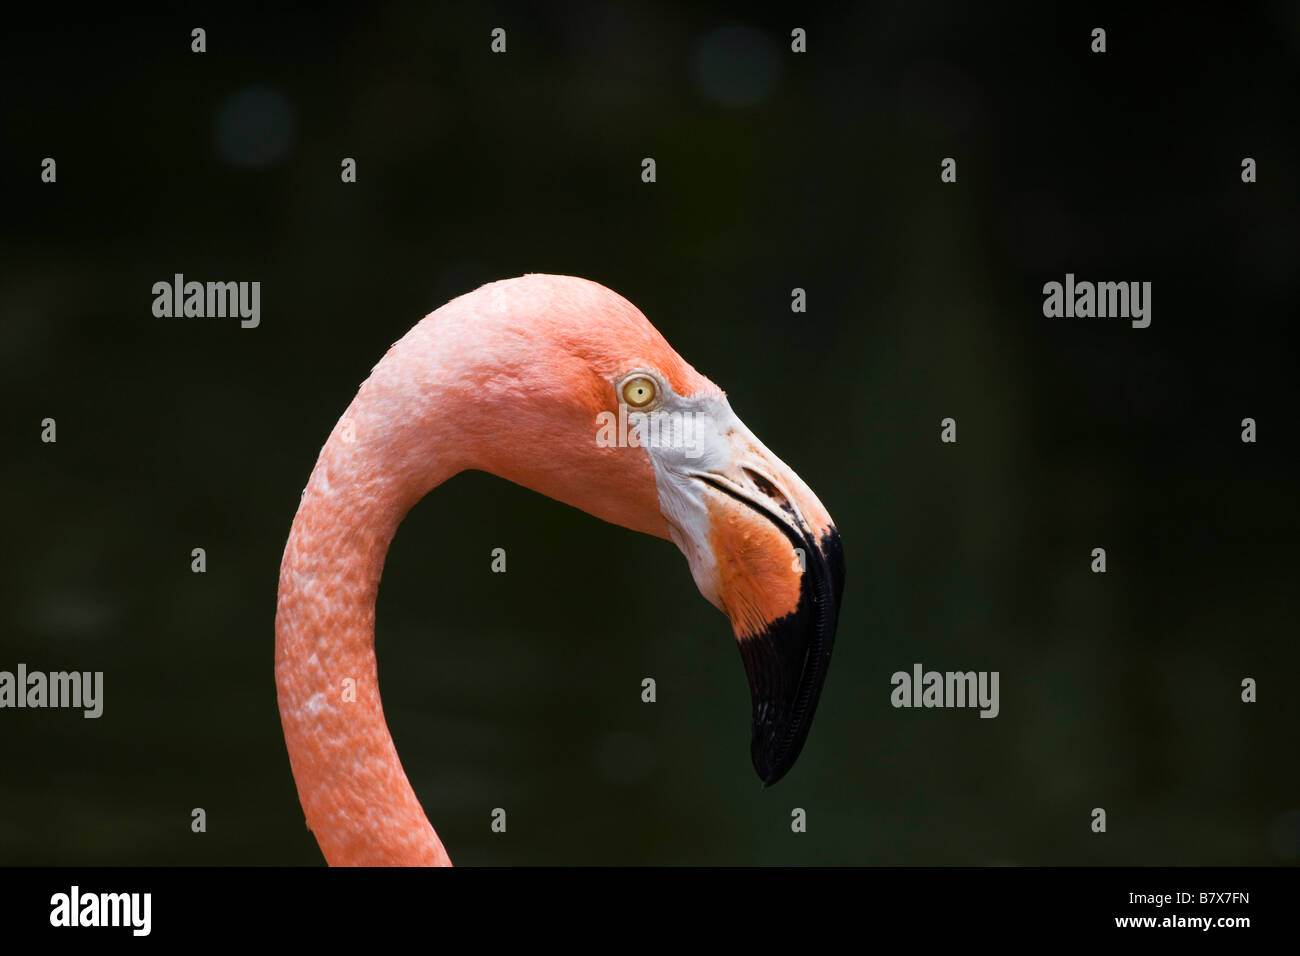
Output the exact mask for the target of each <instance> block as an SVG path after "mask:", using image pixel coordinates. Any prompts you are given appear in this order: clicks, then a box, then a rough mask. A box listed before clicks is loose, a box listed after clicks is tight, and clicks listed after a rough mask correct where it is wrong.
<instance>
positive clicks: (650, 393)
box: [623, 375, 656, 408]
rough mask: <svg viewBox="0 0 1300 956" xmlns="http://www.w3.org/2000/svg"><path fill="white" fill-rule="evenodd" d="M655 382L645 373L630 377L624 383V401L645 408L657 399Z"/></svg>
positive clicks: (635, 406) (634, 406)
mask: <svg viewBox="0 0 1300 956" xmlns="http://www.w3.org/2000/svg"><path fill="white" fill-rule="evenodd" d="M655 394H656V389H655V383H654V380H653V379H650V378H647V377H646V376H644V375H638V376H637V377H636V378H630V379H628V380H627V381H626V382H624V383H623V401H625V402H627V403H628V404H629V405H631V406H632V407H633V408H645V407H646V406H647V405H649V404H650V403H651V402H653V401H654V400H655Z"/></svg>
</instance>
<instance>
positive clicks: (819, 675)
mask: <svg viewBox="0 0 1300 956" xmlns="http://www.w3.org/2000/svg"><path fill="white" fill-rule="evenodd" d="M745 437H746V438H747V439H750V441H745V442H744V443H743V445H742V446H741V447H739V448H736V449H735V451H736V452H737V454H735V455H734V456H733V458H732V460H733V462H736V463H737V464H735V465H733V466H732V467H728V468H726V469H725V471H717V470H710V471H709V472H707V473H696V474H694V475H693V477H694V478H696V479H698V480H699V481H701V482H703V483H704V484H705V485H706V486H708V488H710V489H712V491H713V492H715V494H711V495H709V496H708V498H709V500H708V503H707V507H708V511H709V516H710V525H711V531H710V536H711V538H712V553H713V556H714V561H715V564H716V574H715V576H714V583H715V590H716V597H717V600H716V601H715V603H717V604H718V605H719V606H720V607H721V608H722V609H723V611H725V612H726V613H727V615H728V617H730V618H731V621H732V627H733V630H734V631H735V634H736V638H737V642H738V643H739V645H740V656H741V659H742V660H743V662H744V664H745V672H746V675H747V676H748V678H749V689H750V695H751V698H752V702H753V712H752V722H751V738H750V756H751V758H752V760H753V762H754V770H755V771H757V773H758V777H759V779H760V780H761V781H762V782H763V787H764V788H767V787H770V786H771V785H772V784H774V783H776V782H777V781H778V780H780V779H781V778H782V777H784V776H785V775H786V773H787V772H788V771H789V770H790V768H791V767H793V766H794V763H795V761H796V760H797V759H798V757H799V754H800V752H801V751H802V750H803V745H804V742H805V741H806V740H807V739H808V731H809V728H811V726H812V719H813V714H814V713H815V712H816V710H817V701H818V699H819V698H820V696H821V691H822V685H823V684H824V683H825V681H826V672H827V669H828V667H829V665H830V658H831V647H832V645H833V644H834V642H835V629H836V625H837V623H838V620H839V607H840V598H841V596H842V594H843V591H844V553H843V550H842V549H841V546H840V536H839V533H838V532H837V531H836V530H835V526H834V524H833V523H832V522H831V520H830V515H829V514H827V512H826V510H825V508H823V507H822V505H821V502H820V501H818V500H817V498H816V496H815V495H814V494H813V493H812V491H811V490H810V489H809V488H808V486H807V485H805V484H804V483H803V482H802V481H801V480H800V479H799V477H798V475H796V474H795V473H794V472H793V471H792V470H791V469H790V468H789V467H788V466H787V465H785V464H784V463H783V462H781V461H780V460H779V459H777V458H776V457H775V456H774V455H772V454H771V453H770V452H768V451H767V449H766V448H764V447H763V446H762V445H761V444H759V443H758V440H757V439H754V438H752V436H748V435H747V436H745ZM751 441H752V443H751Z"/></svg>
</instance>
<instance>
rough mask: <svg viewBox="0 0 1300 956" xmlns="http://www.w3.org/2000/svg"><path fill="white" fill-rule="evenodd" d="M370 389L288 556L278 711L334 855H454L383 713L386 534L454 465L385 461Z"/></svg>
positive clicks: (318, 830) (358, 859) (413, 861)
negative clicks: (380, 631) (377, 638)
mask: <svg viewBox="0 0 1300 956" xmlns="http://www.w3.org/2000/svg"><path fill="white" fill-rule="evenodd" d="M365 391H366V390H365V389H363V390H362V394H361V395H359V396H358V397H357V400H356V401H354V402H353V405H352V408H351V409H349V412H348V414H347V415H345V416H344V418H343V419H342V420H340V422H339V424H338V425H337V426H336V427H335V429H334V433H333V434H332V435H331V436H330V440H329V441H328V442H327V443H326V445H325V447H324V449H323V450H322V451H321V455H320V459H319V460H318V461H317V463H316V468H315V469H314V470H313V471H312V475H311V479H310V481H309V482H308V484H307V487H306V489H304V491H303V497H302V502H301V504H300V505H299V508H298V514H297V516H296V517H295V518H294V522H293V529H292V531H291V532H290V534H289V542H288V544H287V546H286V547H285V552H284V559H283V561H282V563H281V566H280V590H279V599H278V604H277V608H276V617H275V638H276V640H275V676H276V686H277V691H278V696H279V704H280V720H281V723H282V724H283V726H284V737H285V743H286V744H287V746H288V750H289V760H290V762H291V764H292V766H293V776H294V781H295V783H296V784H297V787H298V796H299V799H300V800H301V801H302V807H303V812H304V813H305V815H306V818H307V826H308V827H309V828H310V829H311V831H312V832H313V834H314V835H315V836H316V840H317V842H318V843H319V844H320V847H321V851H322V852H323V853H324V854H325V859H326V861H327V862H328V863H330V864H331V865H333V866H340V865H353V866H358V865H360V866H402V865H425V866H429V865H441V866H450V865H451V860H450V859H449V858H448V856H447V852H446V850H444V849H443V846H442V842H441V841H440V840H439V839H438V835H437V834H436V833H435V832H434V830H433V827H432V826H431V825H430V823H429V820H428V818H427V817H426V816H425V813H424V810H423V809H422V808H421V807H420V803H419V801H418V800H417V799H416V796H415V792H414V790H412V788H411V784H410V782H409V781H408V780H407V778H406V774H405V772H404V771H403V770H402V764H401V761H400V760H399V759H398V757H397V750H396V748H395V747H394V745H393V738H392V735H391V734H390V733H389V731H388V725H387V723H386V721H385V720H384V711H383V705H382V703H381V701H380V697H379V682H378V672H377V669H376V664H375V645H374V627H375V598H376V595H377V593H378V590H379V578H380V575H381V574H382V572H383V566H384V557H385V555H386V554H387V552H388V546H389V544H390V542H391V541H392V539H393V535H394V533H395V532H396V530H397V526H398V524H399V523H400V522H401V520H402V518H403V517H404V516H405V514H406V512H407V511H408V510H410V508H411V507H412V506H413V505H414V504H415V502H416V501H418V500H419V498H420V497H422V496H423V494H424V492H425V491H427V490H428V489H429V487H432V486H433V485H436V484H440V483H441V482H442V480H444V479H445V478H446V477H449V475H447V474H441V473H435V474H433V475H431V476H430V478H429V480H430V481H431V482H432V483H431V484H429V485H428V487H420V486H413V485H412V483H411V482H410V481H407V480H404V476H403V475H401V474H400V473H398V474H393V473H391V472H385V471H384V470H383V469H380V468H376V467H375V466H374V464H373V462H374V461H375V459H376V458H379V459H380V460H382V459H383V455H382V449H383V448H384V447H385V446H386V445H387V444H388V442H389V441H391V439H392V434H391V429H389V428H388V427H386V423H385V422H384V421H383V420H382V418H380V417H378V416H374V417H367V416H366V415H365V411H364V409H365V407H366V406H365V404H364V401H363V400H364V398H365ZM377 446H378V447H379V448H380V449H381V453H379V454H377V453H376V447H377ZM442 470H443V469H435V472H441V471H442ZM421 484H423V482H422V483H421Z"/></svg>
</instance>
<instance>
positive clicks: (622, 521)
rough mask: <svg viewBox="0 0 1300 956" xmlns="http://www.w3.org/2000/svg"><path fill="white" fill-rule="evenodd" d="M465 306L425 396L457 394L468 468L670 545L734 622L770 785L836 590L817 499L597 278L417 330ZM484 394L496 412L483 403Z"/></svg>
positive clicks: (822, 664) (799, 742) (783, 766)
mask: <svg viewBox="0 0 1300 956" xmlns="http://www.w3.org/2000/svg"><path fill="white" fill-rule="evenodd" d="M440 315H441V316H442V319H441V320H439V317H440ZM457 317H459V319H460V320H461V321H463V323H464V324H465V325H471V324H472V326H473V328H474V332H473V341H474V343H475V345H474V348H473V351H472V354H471V355H466V356H463V358H462V360H461V361H460V362H459V363H458V365H457V367H456V370H455V371H454V372H451V373H448V374H447V376H446V377H444V378H443V379H442V380H440V381H438V382H435V383H431V385H430V390H433V389H434V388H437V389H439V390H440V391H441V392H442V393H443V394H446V393H447V390H448V389H450V390H451V391H453V392H455V393H458V394H460V395H461V396H462V399H463V404H462V405H461V408H463V409H464V413H463V416H462V419H461V421H462V424H461V425H459V426H458V427H459V428H460V429H461V432H460V435H461V438H462V441H461V444H462V445H464V446H472V447H473V448H474V449H476V451H475V457H474V458H473V459H472V460H466V461H464V462H463V463H461V465H462V466H463V467H467V468H475V469H480V470H484V471H489V472H491V473H493V474H496V475H499V476H501V477H504V478H506V479H508V480H510V481H514V482H516V483H518V484H521V485H524V486H525V487H528V488H531V489H533V490H535V491H539V492H541V493H542V494H545V495H548V496H549V497H552V498H555V499H558V500H560V501H563V502H565V503H567V504H571V505H574V506H576V507H578V508H580V509H582V510H584V511H586V512H588V513H590V514H593V515H595V516H597V517H599V518H603V519H605V520H607V521H611V522H613V523H615V524H619V525H623V526H625V527H629V528H633V529H635V530H638V531H642V532H646V533H648V534H653V535H656V536H659V537H663V538H668V539H670V540H671V541H673V543H675V544H676V545H677V547H678V548H679V549H680V550H681V552H682V553H683V554H684V555H685V556H686V560H687V562H688V563H689V565H690V569H691V574H692V576H693V578H694V580H695V583H696V586H697V587H698V588H699V590H700V593H701V594H703V596H704V597H705V598H707V599H708V600H709V601H710V602H711V603H712V604H713V605H714V606H716V607H717V608H719V609H720V610H721V611H723V613H725V614H726V615H727V617H728V618H730V620H731V625H732V629H733V632H734V634H735V638H736V641H737V643H738V644H739V646H740V654H741V659H742V660H743V662H744V665H745V670H746V673H747V675H748V679H749V687H750V692H751V697H752V704H753V710H752V725H751V730H752V737H751V747H750V753H751V757H752V759H753V764H754V769H755V770H756V771H757V773H758V776H759V778H760V779H761V780H762V782H763V785H764V786H765V787H766V786H769V785H771V784H773V783H775V782H776V781H777V780H779V779H780V778H781V777H782V776H784V775H785V774H786V772H787V771H789V769H790V768H791V767H792V766H793V764H794V762H795V760H796V759H797V758H798V756H799V753H800V751H801V750H802V748H803V745H804V742H805V740H806V739H807V736H808V730H809V727H810V725H811V723H812V718H813V714H814V711H815V710H816V707H817V701H818V698H819V696H820V694H821V689H822V685H823V682H824V681H825V679H826V672H827V667H828V665H829V663H830V655H831V646H832V644H833V642H834V638H835V629H836V624H837V620H838V612H839V604H840V597H841V593H842V591H843V586H844V561H843V554H842V551H841V548H840V540H839V535H838V533H837V532H836V530H835V525H834V523H833V522H832V521H831V517H830V515H829V514H828V513H827V511H826V509H825V508H824V507H823V506H822V503H821V502H820V501H818V499H817V496H816V495H815V494H813V492H812V490H811V489H810V488H809V487H808V486H807V485H806V484H805V483H804V482H803V480H802V479H800V477H799V476H798V475H797V474H795V472H794V471H793V469H791V468H790V467H789V466H788V465H786V464H785V463H784V462H782V461H781V460H780V459H779V458H777V457H776V455H774V454H773V453H772V452H771V451H769V450H768V449H767V448H766V447H765V446H764V445H763V443H762V442H760V441H759V440H758V438H757V437H755V435H754V434H753V432H751V431H750V430H749V429H748V428H746V427H745V425H744V424H743V423H742V422H741V420H740V419H739V418H738V417H737V416H736V414H735V412H733V411H732V409H731V406H730V404H729V403H728V401H727V397H726V395H725V394H724V393H723V391H722V390H721V389H720V388H718V387H717V386H716V385H714V384H713V383H712V382H711V381H709V380H708V379H707V378H705V377H704V376H703V375H701V374H700V373H698V372H697V371H695V369H693V368H692V367H691V366H690V365H689V364H687V362H686V361H685V360H683V359H682V358H681V356H679V355H678V354H677V353H676V352H675V351H674V350H673V348H672V347H671V346H670V345H669V344H668V343H667V341H665V340H664V338H663V336H662V335H660V334H659V332H658V331H657V330H656V329H655V328H654V326H653V325H651V324H650V322H649V321H648V320H647V319H646V318H645V316H643V315H642V314H641V312H640V311H639V310H637V309H636V307H635V306H633V305H632V304H631V303H629V302H628V301H627V300H625V299H623V298H622V297H621V296H619V295H617V294H616V293H614V292H612V291H610V290H609V289H607V288H605V287H604V286H601V285H598V284H597V283H594V282H590V281H588V280H585V279H577V278H573V277H568V276H546V275H529V276H524V277H521V278H518V279H510V280H505V281H503V282H496V283H492V284H490V285H487V286H484V287H482V288H480V289H479V290H477V291H476V292H473V293H470V294H469V295H467V296H462V297H461V298H460V299H457V300H454V301H453V302H451V303H449V304H448V306H445V307H444V308H443V309H441V310H439V311H438V312H435V313H434V314H433V315H432V316H430V320H433V321H432V324H431V325H430V326H429V327H428V328H427V329H426V330H425V334H427V335H429V336H431V337H432V338H434V339H442V340H443V341H445V340H446V339H447V338H448V337H451V336H460V335H462V333H461V332H460V331H458V329H459V323H458V321H457ZM486 406H490V407H491V408H492V414H490V415H487V416H483V415H481V414H478V413H479V412H481V411H482V409H483V408H484V407H486ZM476 421H483V422H491V423H493V424H492V426H491V427H492V429H493V432H492V435H491V436H487V435H480V436H475V435H473V434H470V435H469V440H465V438H466V431H465V430H466V429H467V428H470V427H471V423H473V422H476ZM502 422H506V423H508V425H507V426H506V427H505V430H503V426H502V425H501V423H502ZM489 437H490V438H491V440H488V438H489ZM521 450H525V453H523V454H521Z"/></svg>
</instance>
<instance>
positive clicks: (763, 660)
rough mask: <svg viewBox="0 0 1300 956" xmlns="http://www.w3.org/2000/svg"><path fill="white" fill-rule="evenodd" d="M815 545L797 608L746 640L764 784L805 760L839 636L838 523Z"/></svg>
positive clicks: (755, 756)
mask: <svg viewBox="0 0 1300 956" xmlns="http://www.w3.org/2000/svg"><path fill="white" fill-rule="evenodd" d="M809 544H812V542H809ZM816 544H817V545H818V547H817V548H815V549H811V548H810V551H811V555H810V556H811V557H812V559H813V560H812V561H810V564H809V568H808V572H807V573H806V574H805V577H804V581H803V585H802V593H801V595H800V602H799V607H798V608H797V609H796V611H795V612H794V613H792V614H790V615H788V616H786V617H785V618H782V619H781V620H779V621H774V622H772V624H771V625H769V626H768V628H767V629H766V631H764V632H763V633H762V634H758V635H755V637H753V638H751V639H749V640H746V641H743V642H742V643H741V646H740V651H741V657H742V658H743V660H744V662H745V670H746V672H747V674H748V677H749V684H750V690H751V692H752V694H753V715H752V723H751V737H750V748H749V753H750V758H751V759H752V760H753V763H754V771H755V773H757V774H758V779H759V780H760V781H761V782H762V785H763V789H764V790H766V789H768V788H769V787H771V786H773V785H774V784H775V783H777V782H778V781H779V780H781V778H782V777H784V776H785V775H786V774H787V773H788V772H789V771H790V769H791V768H792V767H793V766H794V764H795V761H796V760H798V759H799V754H800V752H801V751H802V750H803V745H804V742H805V741H806V740H807V737H808V729H809V726H810V725H811V724H812V718H813V714H814V713H815V712H816V709H817V701H818V698H819V697H820V696H821V690H822V685H823V683H824V682H825V680H826V670H827V667H828V665H829V663H830V656H831V646H832V644H833V643H834V640H835V628H836V624H837V623H838V618H839V602H840V596H841V594H842V591H843V587H844V558H843V552H842V551H841V550H840V545H839V535H838V534H836V533H835V531H834V530H833V529H832V530H831V532H830V533H829V534H827V535H825V536H823V537H822V538H821V540H820V541H818V542H816Z"/></svg>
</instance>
